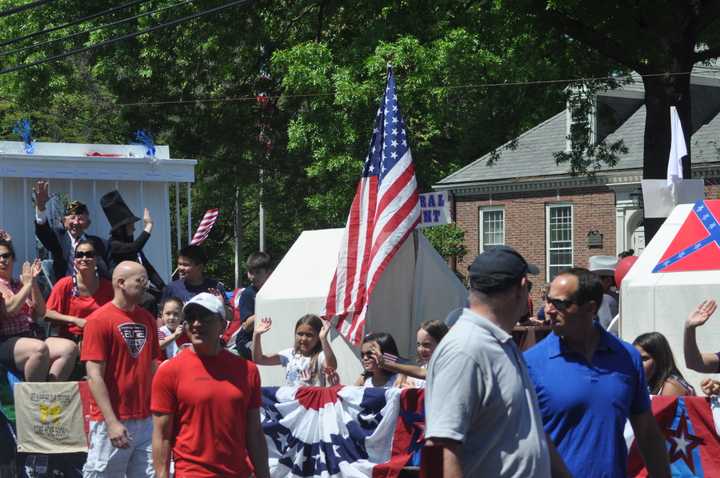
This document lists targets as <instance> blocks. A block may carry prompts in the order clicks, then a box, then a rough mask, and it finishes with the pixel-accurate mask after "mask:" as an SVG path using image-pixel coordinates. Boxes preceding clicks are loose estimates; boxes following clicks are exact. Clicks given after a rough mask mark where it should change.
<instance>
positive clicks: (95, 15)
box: [0, 0, 149, 46]
mask: <svg viewBox="0 0 720 478" xmlns="http://www.w3.org/2000/svg"><path fill="white" fill-rule="evenodd" d="M148 1H149V0H133V1H131V2H127V3H123V4H122V5H118V6H116V7H112V8H108V9H107V10H103V11H101V12H97V13H93V14H91V15H88V16H86V17H82V18H78V19H77V20H73V21H71V22H67V23H63V24H62V25H58V26H56V27H50V28H46V29H44V30H38V31H36V32H32V33H28V34H26V35H22V36H19V37H15V38H11V39H9V40H2V41H0V46H6V45H13V44H15V43H19V42H21V41H23V40H27V39H28V38H34V37H36V36H39V35H44V34H46V33H52V32H56V31H58V30H63V29H65V28H68V27H72V26H74V25H77V24H80V23H83V22H86V21H88V20H93V19H95V18H98V17H102V16H104V15H108V14H110V13H115V12H117V11H119V10H123V9H125V8H128V7H132V6H134V5H138V4H140V3H145V2H148ZM36 3H37V2H36ZM0 16H2V15H0Z"/></svg>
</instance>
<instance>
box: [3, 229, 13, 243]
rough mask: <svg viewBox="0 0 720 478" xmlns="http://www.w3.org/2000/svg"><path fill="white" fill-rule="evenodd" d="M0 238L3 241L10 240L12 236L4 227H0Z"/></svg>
mask: <svg viewBox="0 0 720 478" xmlns="http://www.w3.org/2000/svg"><path fill="white" fill-rule="evenodd" d="M0 239H2V240H3V241H8V242H12V236H11V235H10V233H9V232H7V231H6V230H5V229H0Z"/></svg>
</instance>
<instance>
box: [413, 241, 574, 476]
mask: <svg viewBox="0 0 720 478" xmlns="http://www.w3.org/2000/svg"><path fill="white" fill-rule="evenodd" d="M528 273H530V274H537V273H538V269H537V268H536V267H535V266H533V265H530V264H528V263H527V262H526V261H525V259H524V258H523V257H522V256H521V255H520V254H518V252H517V251H515V250H514V249H512V248H511V247H506V246H501V247H497V248H493V249H489V250H487V251H485V252H483V253H482V254H480V255H479V256H478V257H477V258H476V259H475V261H474V262H473V263H472V265H471V266H470V268H469V275H470V297H469V308H466V309H464V310H463V312H462V315H461V316H460V318H459V319H458V320H457V322H456V323H455V325H454V326H453V327H452V328H451V329H450V331H449V332H448V333H447V334H446V335H445V337H443V339H442V341H440V344H439V345H438V347H437V348H436V349H435V352H434V353H433V356H432V358H431V359H430V364H429V368H428V373H427V388H426V394H425V399H426V402H425V414H426V429H425V437H426V438H427V441H428V444H429V445H430V446H438V447H440V448H441V449H442V455H443V475H442V476H443V477H445V478H460V477H463V476H464V477H474V476H492V477H500V478H511V477H512V478H549V477H550V476H551V475H552V476H560V477H562V476H569V475H568V474H567V469H566V468H565V466H564V464H563V463H562V460H561V459H560V457H559V456H558V454H557V452H555V449H554V447H553V446H552V443H550V442H549V441H548V439H547V437H546V435H545V432H544V431H543V428H542V420H541V417H540V412H539V410H538V404H537V400H536V398H535V392H534V388H533V383H532V381H531V380H530V377H529V375H528V372H527V368H526V367H525V363H524V362H523V359H522V355H521V353H520V351H519V350H518V348H517V346H516V345H515V343H514V342H513V340H512V336H511V335H510V332H511V331H512V328H513V326H514V325H515V323H516V322H517V321H518V320H519V319H520V318H522V317H524V316H526V315H527V307H528V291H529V289H530V282H529V281H528V278H527V274H528Z"/></svg>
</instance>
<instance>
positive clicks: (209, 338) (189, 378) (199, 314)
mask: <svg viewBox="0 0 720 478" xmlns="http://www.w3.org/2000/svg"><path fill="white" fill-rule="evenodd" d="M183 315H184V320H185V327H186V332H187V334H188V337H189V338H190V342H191V343H192V348H187V349H185V350H183V351H181V352H180V353H179V354H178V355H176V356H175V357H174V358H172V359H171V360H169V361H168V362H165V363H163V365H162V366H161V367H160V368H159V369H158V373H157V375H156V376H155V379H154V380H153V387H152V403H151V406H150V408H151V409H152V412H153V425H154V427H153V465H154V467H155V476H156V477H158V478H165V477H167V476H169V465H170V456H171V454H172V456H173V457H174V460H175V476H178V477H184V476H187V477H190V476H191V477H214V476H234V477H238V478H241V477H250V476H255V477H257V478H267V477H269V476H270V474H269V471H268V451H267V444H266V443H265V435H264V434H263V431H262V426H261V424H260V406H261V393H260V374H259V373H258V369H257V366H256V365H255V364H254V363H252V362H250V361H248V360H245V359H243V358H241V357H238V356H237V355H234V354H232V353H230V352H228V351H227V350H225V349H224V348H223V345H222V343H221V342H220V336H221V335H222V333H223V330H224V329H225V326H226V322H225V307H224V305H223V303H222V302H221V301H220V299H218V298H217V297H216V296H215V295H213V294H210V293H207V292H201V293H199V294H197V295H195V296H194V297H193V298H192V299H190V301H189V302H188V303H186V304H185V306H184V307H183ZM219 437H222V438H221V439H220V438H219ZM171 450H172V453H171Z"/></svg>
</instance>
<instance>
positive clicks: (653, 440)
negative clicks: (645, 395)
mask: <svg viewBox="0 0 720 478" xmlns="http://www.w3.org/2000/svg"><path fill="white" fill-rule="evenodd" d="M630 425H632V428H633V431H634V432H635V440H636V441H637V444H638V449H639V450H640V454H641V455H642V457H643V460H645V467H646V468H647V471H648V476H651V477H653V478H670V463H669V461H668V455H667V450H666V449H665V439H664V438H663V437H662V435H661V434H660V428H658V424H657V421H656V420H655V417H654V416H653V414H652V411H651V410H647V411H645V412H643V413H640V414H637V415H631V416H630Z"/></svg>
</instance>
